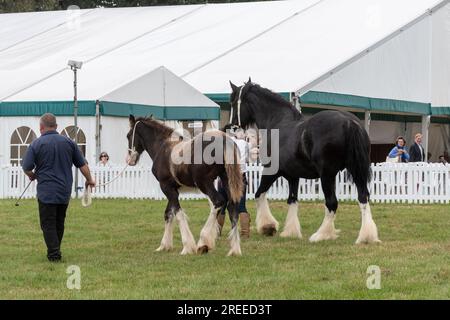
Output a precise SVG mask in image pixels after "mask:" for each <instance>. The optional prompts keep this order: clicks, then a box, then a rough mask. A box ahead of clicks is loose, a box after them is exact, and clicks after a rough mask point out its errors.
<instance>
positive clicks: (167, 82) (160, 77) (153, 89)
mask: <svg viewBox="0 0 450 320" xmlns="http://www.w3.org/2000/svg"><path fill="white" fill-rule="evenodd" d="M99 100H100V101H101V104H102V114H104V115H114V116H123V115H128V114H130V113H131V114H135V115H148V114H149V113H153V114H154V115H155V116H156V117H158V118H159V119H164V120H182V119H219V113H220V107H219V105H218V104H216V103H215V102H214V101H212V100H210V99H209V98H207V97H206V96H205V95H203V94H202V93H201V92H200V91H198V90H196V89H195V88H193V87H192V86H190V85H189V84H188V83H186V82H185V81H184V80H183V79H181V78H179V77H177V76H176V75H175V74H174V73H172V72H171V71H169V70H167V69H166V68H165V67H163V66H161V67H158V68H156V69H155V70H153V71H151V72H149V73H148V74H146V75H143V76H141V77H139V78H138V79H136V80H133V81H131V82H129V83H127V84H125V85H123V86H122V87H120V88H118V89H116V90H114V91H112V92H110V93H108V94H106V95H104V96H103V97H101V98H100V99H99Z"/></svg>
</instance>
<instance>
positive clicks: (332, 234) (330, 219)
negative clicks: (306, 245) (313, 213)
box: [309, 207, 340, 242]
mask: <svg viewBox="0 0 450 320" xmlns="http://www.w3.org/2000/svg"><path fill="white" fill-rule="evenodd" d="M334 218H335V214H334V212H333V211H328V208H327V207H325V216H324V218H323V222H322V224H321V225H320V227H319V229H318V230H317V231H316V233H314V234H313V235H312V236H311V237H310V238H309V241H310V242H318V241H323V240H336V239H337V237H338V233H339V232H340V230H337V229H336V228H335V227H334Z"/></svg>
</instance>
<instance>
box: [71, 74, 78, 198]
mask: <svg viewBox="0 0 450 320" xmlns="http://www.w3.org/2000/svg"><path fill="white" fill-rule="evenodd" d="M71 69H72V70H73V92H74V96H73V103H74V106H73V118H74V119H73V123H74V127H75V138H74V141H75V145H76V146H77V148H78V98H77V67H75V66H71ZM75 198H76V199H78V170H75Z"/></svg>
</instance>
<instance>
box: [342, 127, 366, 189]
mask: <svg viewBox="0 0 450 320" xmlns="http://www.w3.org/2000/svg"><path fill="white" fill-rule="evenodd" d="M346 144H347V158H346V161H345V167H346V169H347V172H348V174H349V176H348V177H349V179H350V180H351V181H353V182H355V184H356V186H357V187H364V188H366V189H367V184H368V183H369V182H370V181H371V179H372V169H371V168H370V139H369V135H368V134H367V132H366V130H365V129H364V128H362V127H361V125H360V124H359V123H357V122H356V121H355V120H351V121H350V125H349V129H348V130H347V134H346Z"/></svg>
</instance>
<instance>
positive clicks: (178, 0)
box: [0, 0, 261, 13]
mask: <svg viewBox="0 0 450 320" xmlns="http://www.w3.org/2000/svg"><path fill="white" fill-rule="evenodd" d="M244 1H257V0H0V13H9V12H27V11H47V10H65V9H67V8H68V7H69V6H70V5H77V6H79V7H80V8H81V9H86V8H98V7H140V6H155V5H180V4H199V3H206V2H209V3H223V2H244ZM259 1H261V0H259Z"/></svg>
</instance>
